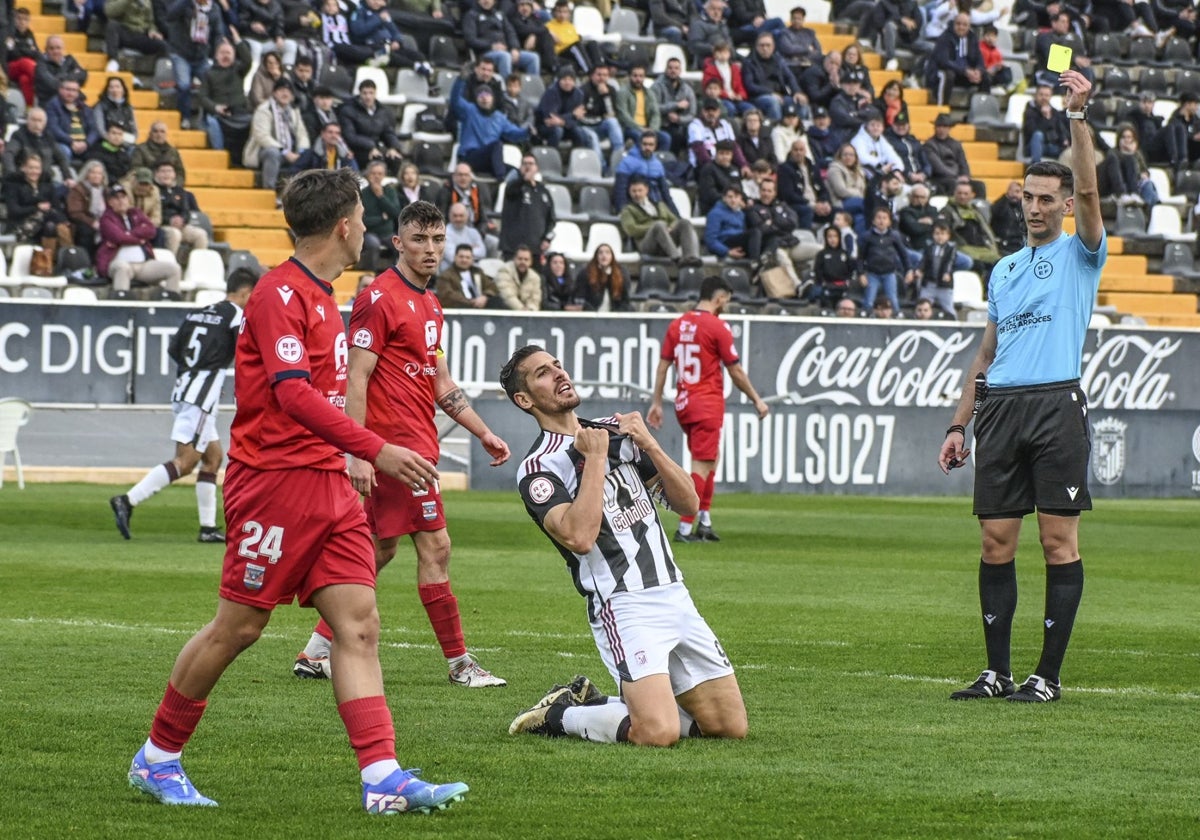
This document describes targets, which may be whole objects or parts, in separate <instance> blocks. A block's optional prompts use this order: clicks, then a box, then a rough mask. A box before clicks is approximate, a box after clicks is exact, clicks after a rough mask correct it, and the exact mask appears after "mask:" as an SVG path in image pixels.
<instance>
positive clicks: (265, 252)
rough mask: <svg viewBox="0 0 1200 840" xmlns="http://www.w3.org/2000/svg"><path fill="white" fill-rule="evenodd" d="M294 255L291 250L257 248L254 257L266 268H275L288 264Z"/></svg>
mask: <svg viewBox="0 0 1200 840" xmlns="http://www.w3.org/2000/svg"><path fill="white" fill-rule="evenodd" d="M291 255H292V249H291V248H255V249H254V256H256V257H257V258H258V261H259V263H261V264H262V265H263V267H265V268H274V267H275V266H277V265H279V264H280V263H283V262H287V259H288V257H290V256H291Z"/></svg>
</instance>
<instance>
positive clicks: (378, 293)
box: [371, 289, 383, 303]
mask: <svg viewBox="0 0 1200 840" xmlns="http://www.w3.org/2000/svg"><path fill="white" fill-rule="evenodd" d="M381 297H383V292H381V291H379V290H378V289H372V290H371V303H374V302H375V301H377V300H379V299H380V298H381Z"/></svg>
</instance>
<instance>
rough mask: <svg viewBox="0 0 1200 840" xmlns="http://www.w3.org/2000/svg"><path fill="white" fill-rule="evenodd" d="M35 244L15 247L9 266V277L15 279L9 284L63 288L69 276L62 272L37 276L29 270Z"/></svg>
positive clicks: (11, 279) (41, 287)
mask: <svg viewBox="0 0 1200 840" xmlns="http://www.w3.org/2000/svg"><path fill="white" fill-rule="evenodd" d="M33 249H34V246H33V245H18V246H17V247H15V248H13V252H12V265H11V266H9V270H8V277H9V280H10V281H14V282H12V283H10V284H9V285H18V286H36V287H37V288H40V289H61V288H63V287H65V286H66V285H67V278H66V277H63V276H62V275H61V274H58V275H53V276H51V277H35V276H34V275H33V274H31V273H30V272H29V263H30V261H31V260H32V259H33Z"/></svg>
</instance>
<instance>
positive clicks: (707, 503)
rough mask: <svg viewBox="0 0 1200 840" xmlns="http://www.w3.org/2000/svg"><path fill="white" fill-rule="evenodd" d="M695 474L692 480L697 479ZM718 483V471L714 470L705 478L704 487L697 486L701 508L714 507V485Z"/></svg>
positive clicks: (708, 508) (709, 508)
mask: <svg viewBox="0 0 1200 840" xmlns="http://www.w3.org/2000/svg"><path fill="white" fill-rule="evenodd" d="M695 480H696V478H695V476H692V481H695ZM716 483H717V471H716V470H713V471H712V472H710V473H709V474H708V478H706V479H704V486H703V488H700V487H697V488H696V492H697V493H699V494H700V510H711V509H712V497H713V487H714V486H715V485H716Z"/></svg>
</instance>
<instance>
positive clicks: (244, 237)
mask: <svg viewBox="0 0 1200 840" xmlns="http://www.w3.org/2000/svg"><path fill="white" fill-rule="evenodd" d="M214 233H215V234H216V237H217V241H218V242H228V243H229V245H230V247H232V248H235V249H244V250H247V251H253V252H254V255H255V256H257V257H258V258H259V259H260V260H261V259H262V256H261V254H262V252H263V251H264V250H268V249H277V250H283V251H287V252H288V253H289V254H290V253H291V252H292V238H291V237H290V236H289V235H288V232H287V231H286V230H279V229H275V230H264V229H262V228H216V230H215V231H214Z"/></svg>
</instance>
